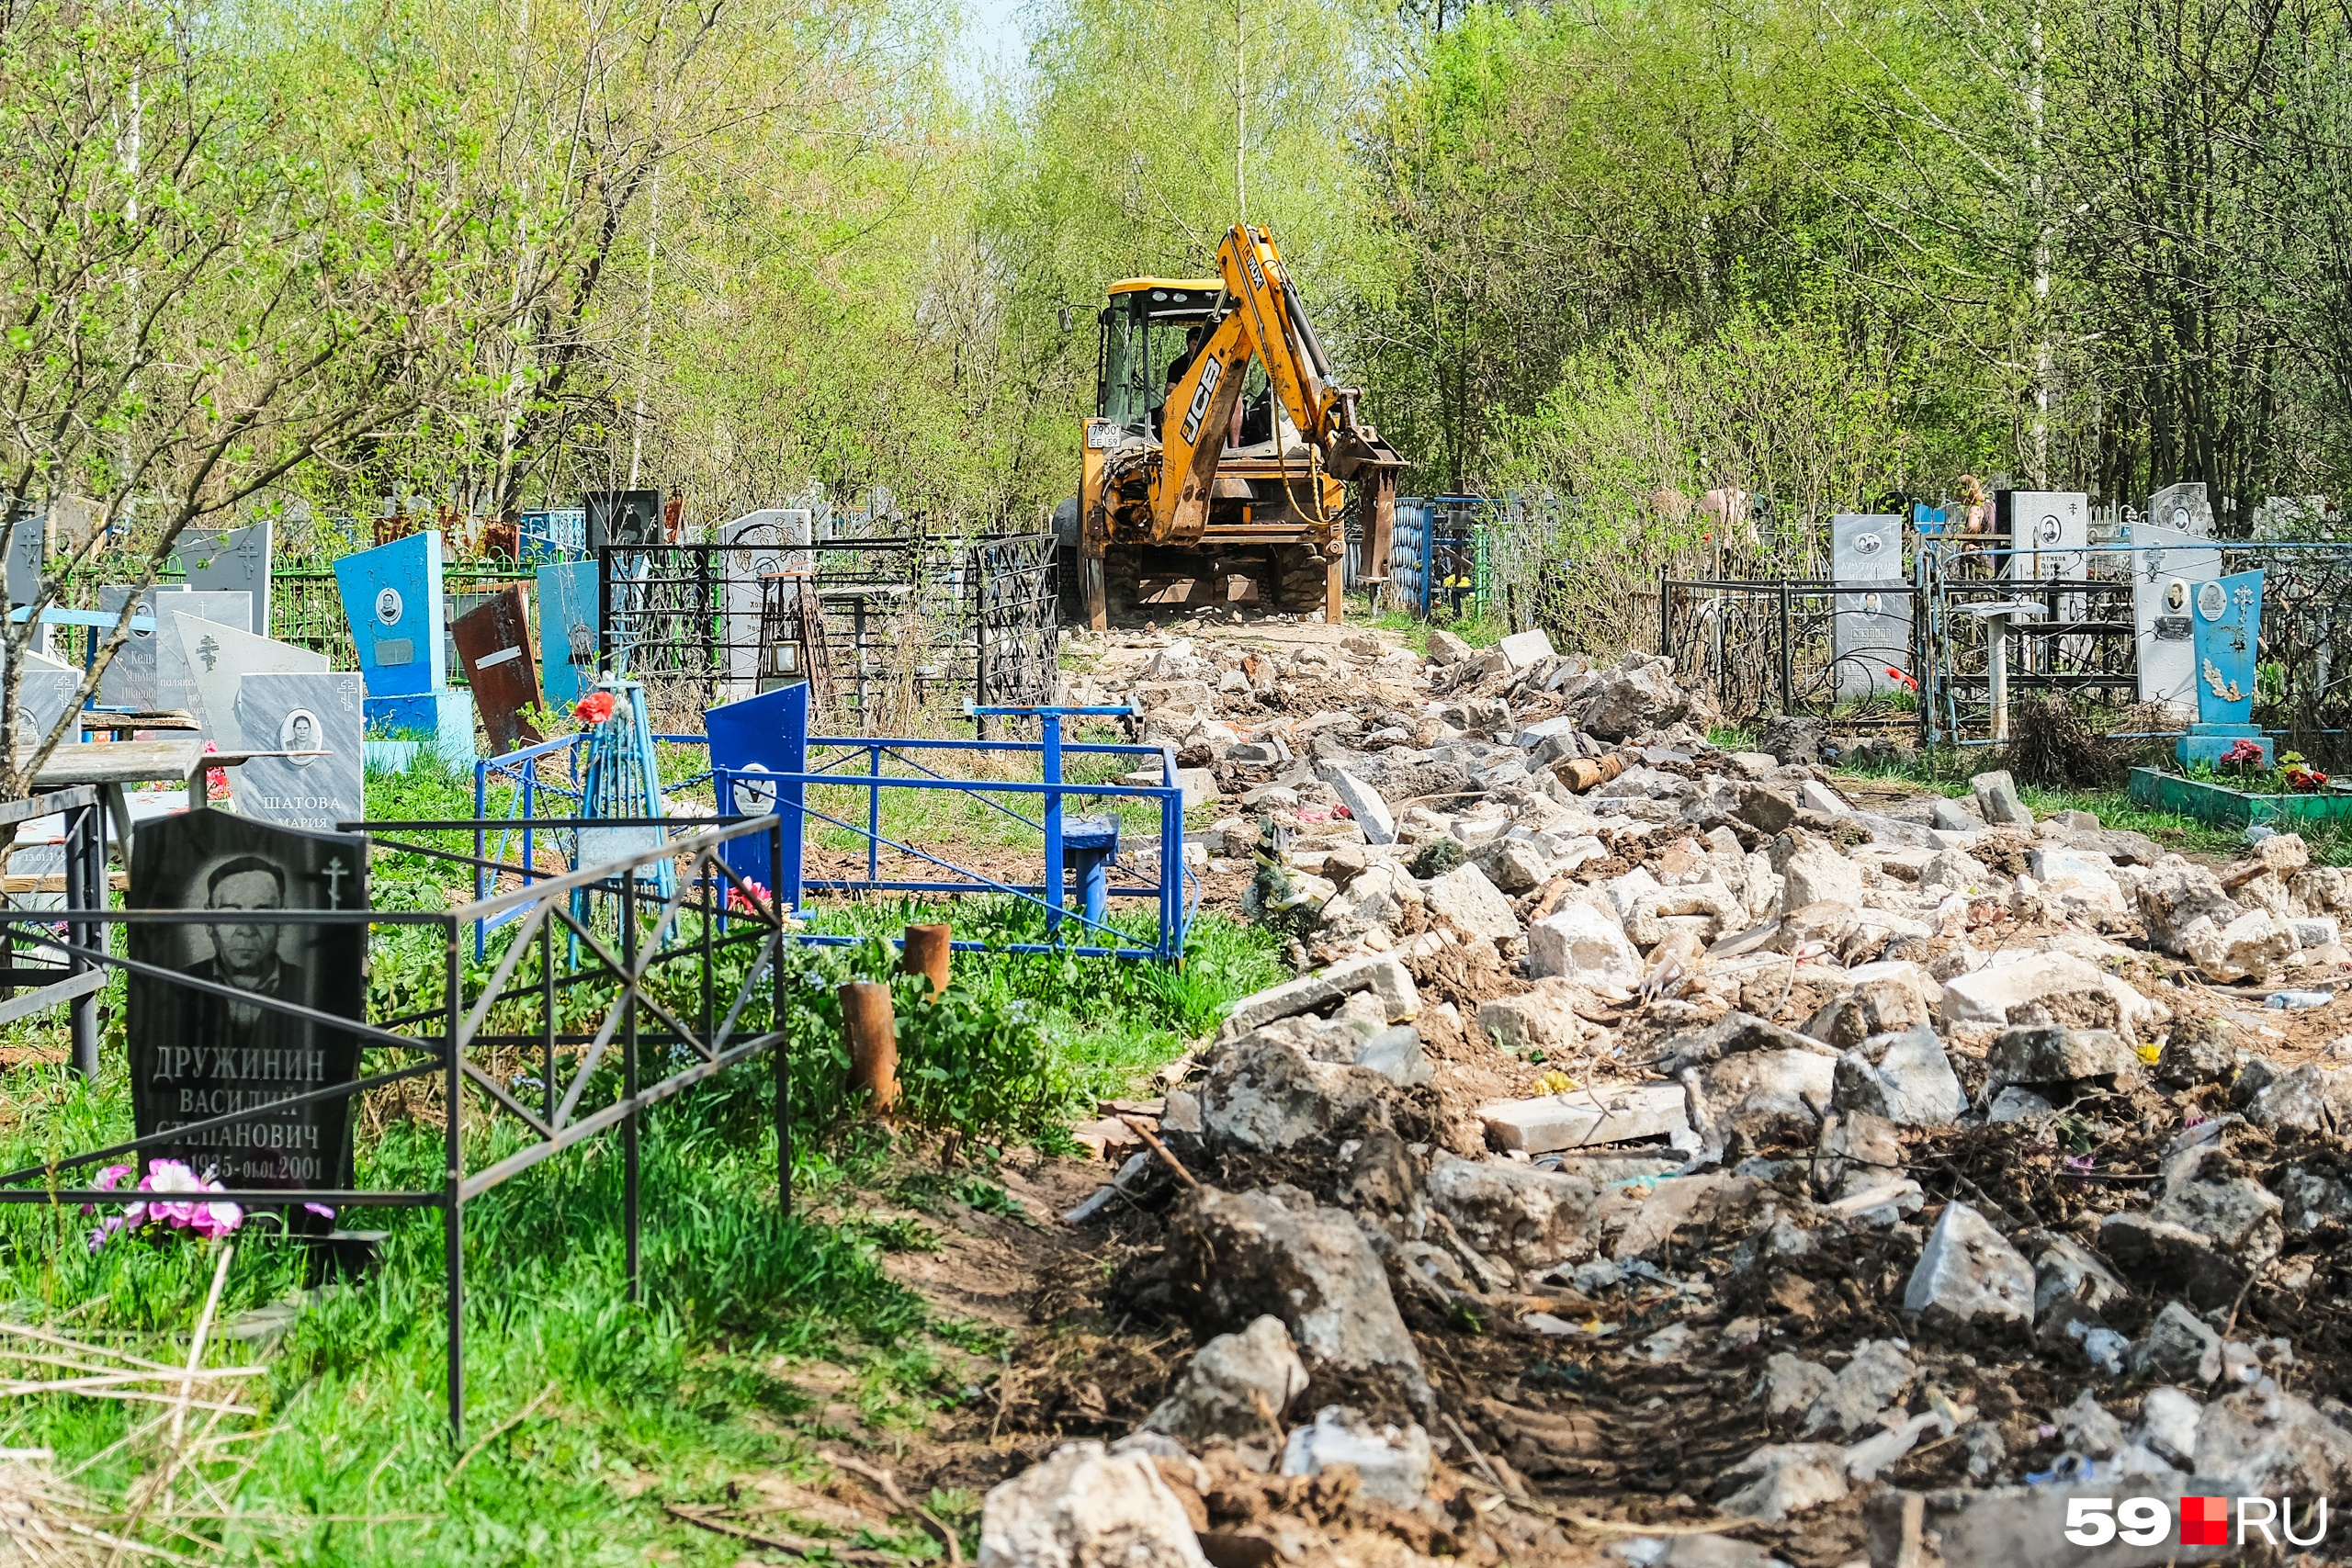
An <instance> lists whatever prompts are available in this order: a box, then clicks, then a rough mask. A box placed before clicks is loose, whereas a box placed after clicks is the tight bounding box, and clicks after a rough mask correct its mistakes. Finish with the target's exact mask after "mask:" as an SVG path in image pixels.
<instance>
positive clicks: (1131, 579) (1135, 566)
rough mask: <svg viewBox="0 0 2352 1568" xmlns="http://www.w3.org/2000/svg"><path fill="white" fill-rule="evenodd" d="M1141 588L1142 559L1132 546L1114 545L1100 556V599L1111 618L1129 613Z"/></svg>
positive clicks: (1115, 618)
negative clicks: (1101, 576) (1101, 564)
mask: <svg viewBox="0 0 2352 1568" xmlns="http://www.w3.org/2000/svg"><path fill="white" fill-rule="evenodd" d="M1142 588H1143V557H1142V555H1141V553H1140V552H1139V551H1137V550H1136V548H1135V547H1134V546H1132V545H1128V546H1118V545H1114V546H1112V547H1111V548H1110V549H1109V550H1107V551H1105V552H1104V553H1103V602H1104V603H1105V604H1109V605H1110V607H1111V618H1112V619H1113V620H1114V621H1115V620H1117V619H1118V618H1119V617H1120V616H1122V615H1127V614H1129V613H1131V612H1132V611H1133V610H1134V609H1135V607H1136V594H1137V593H1138V592H1141V591H1142Z"/></svg>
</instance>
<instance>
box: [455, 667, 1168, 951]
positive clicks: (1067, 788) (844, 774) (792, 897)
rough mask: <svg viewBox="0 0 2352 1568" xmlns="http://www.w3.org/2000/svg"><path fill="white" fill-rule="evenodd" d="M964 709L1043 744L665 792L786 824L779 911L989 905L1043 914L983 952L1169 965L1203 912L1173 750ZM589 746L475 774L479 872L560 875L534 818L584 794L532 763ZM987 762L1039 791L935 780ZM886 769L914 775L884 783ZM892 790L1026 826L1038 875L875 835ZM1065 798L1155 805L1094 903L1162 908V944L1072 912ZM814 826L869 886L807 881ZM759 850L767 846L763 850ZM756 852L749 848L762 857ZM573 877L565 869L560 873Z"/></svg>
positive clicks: (863, 742)
mask: <svg viewBox="0 0 2352 1568" xmlns="http://www.w3.org/2000/svg"><path fill="white" fill-rule="evenodd" d="M970 712H971V715H972V716H975V717H982V716H986V717H999V716H1003V717H1025V718H1035V719H1036V720H1037V721H1038V726H1039V739H1035V740H967V739H924V738H915V737H904V736H856V735H811V736H807V737H805V738H800V739H799V744H798V747H797V757H798V761H799V764H800V765H799V766H798V767H797V768H793V769H787V770H785V771H768V770H765V769H760V770H751V769H742V770H737V769H724V768H722V769H706V770H704V771H702V772H700V773H694V774H692V775H690V776H688V777H687V778H685V779H684V780H681V781H676V782H668V781H665V784H664V788H665V789H680V788H684V787H686V786H687V785H690V784H696V783H700V782H701V781H703V780H705V779H708V780H710V781H712V783H713V784H714V786H715V793H716V795H717V805H718V812H719V815H720V816H721V817H730V816H734V815H738V814H747V815H748V814H759V813H761V812H763V811H773V812H775V813H777V814H779V815H781V816H782V817H783V818H784V819H785V820H784V833H783V849H782V856H783V864H782V866H781V868H780V869H779V868H774V867H771V868H770V870H771V874H772V875H773V876H774V879H775V880H774V883H773V884H772V886H773V887H774V891H775V893H776V894H777V895H778V896H779V897H782V899H783V901H784V902H785V903H786V904H787V905H789V906H791V907H793V908H801V907H802V906H803V905H804V904H805V903H806V901H807V899H808V897H809V896H810V895H811V894H845V895H852V896H854V895H858V894H867V893H895V894H914V895H921V894H933V895H938V894H946V895H969V894H991V895H997V896H1001V897H1007V898H1011V899H1012V900H1014V901H1015V902H1017V903H1020V904H1023V905H1028V906H1034V907H1035V908H1039V909H1041V910H1043V911H1044V914H1045V925H1046V933H1047V937H1048V940H1047V941H1045V942H1013V943H1007V944H1003V945H1001V946H997V947H995V948H994V949H992V951H997V952H1011V953H1070V954H1074V955H1078V956H1083V957H1110V958H1125V959H1142V958H1150V959H1158V960H1160V961H1162V962H1170V963H1173V962H1177V961H1179V960H1181V959H1182V956H1183V953H1184V938H1185V933H1186V932H1187V931H1188V930H1189V929H1190V926H1191V923H1192V919H1193V915H1194V914H1195V913H1196V912H1197V911H1198V908H1199V905H1200V886H1199V882H1198V879H1197V878H1196V877H1195V876H1193V874H1192V873H1191V872H1190V871H1189V870H1187V869H1186V867H1185V865H1184V792H1183V787H1182V784H1178V783H1177V782H1176V758H1175V753H1174V750H1173V749H1172V748H1170V747H1167V746H1127V745H1114V744H1108V743H1102V742H1091V741H1072V740H1066V739H1063V737H1062V721H1063V720H1064V719H1065V718H1069V717H1079V716H1114V715H1115V716H1125V714H1126V712H1127V710H1126V709H1125V708H1035V707H987V708H976V709H972V710H970ZM655 739H657V740H665V741H670V742H672V743H673V744H680V745H707V744H708V739H707V737H705V736H699V735H660V736H656V737H655ZM790 739H792V738H787V742H788V746H787V751H788V754H789V752H790V751H791V750H793V749H792V748H791V747H790V745H789V741H790ZM585 741H586V738H585V737H584V736H566V737H562V738H560V739H555V740H548V741H543V742H541V743H540V744H538V745H537V746H531V747H526V748H524V749H523V750H516V751H510V752H508V753H506V754H505V755H504V756H502V757H485V758H482V759H481V760H480V761H477V762H476V763H475V764H474V816H475V818H477V820H479V821H481V823H482V824H483V826H482V827H480V828H478V829H476V830H475V835H474V838H475V843H474V854H475V859H476V860H477V861H478V862H498V863H506V864H509V865H513V864H515V863H514V862H512V861H509V860H508V858H507V856H508V852H509V850H510V849H512V848H514V847H515V842H516V840H517V839H518V838H519V840H520V848H521V851H522V860H521V865H522V866H523V867H527V868H529V869H527V870H522V871H521V872H520V874H521V875H522V877H523V880H524V881H525V883H526V884H528V883H530V882H534V881H537V880H539V879H541V878H544V877H550V876H557V875H560V874H564V873H563V872H560V871H555V870H548V869H542V868H540V867H539V866H538V863H537V859H536V854H537V848H538V835H539V834H540V833H542V832H545V831H548V829H543V828H539V827H537V826H536V825H535V821H534V819H535V818H540V817H543V816H546V815H548V812H547V811H546V810H545V807H546V806H548V805H549V804H554V805H556V807H557V809H558V810H559V811H560V812H562V813H563V814H564V815H565V816H566V817H567V818H574V817H576V816H577V815H578V814H579V811H580V806H581V792H580V790H579V789H578V788H577V787H575V786H571V785H567V784H560V783H557V782H554V781H551V780H548V779H546V778H543V777H541V776H540V772H539V764H540V762H541V761H543V760H545V759H547V758H548V757H551V756H555V755H558V754H560V753H564V752H566V751H567V750H569V752H570V753H571V756H570V761H571V776H573V777H575V778H576V777H578V776H579V773H580V758H579V749H580V748H581V747H582V746H583V745H584V744H585ZM811 751H814V752H818V753H830V755H826V756H824V758H823V760H822V761H810V760H809V753H810V752H811ZM982 754H992V755H998V756H1003V755H1029V754H1035V755H1036V756H1037V757H1038V759H1039V773H1040V774H1041V777H1040V778H1039V779H1038V780H1036V781H1035V782H1029V781H1018V782H1014V781H999V780H993V779H979V778H963V777H956V776H952V775H951V774H950V773H947V772H945V771H944V768H945V767H947V766H948V765H950V764H949V763H948V762H947V761H945V759H947V758H950V757H953V756H956V755H982ZM1074 756H1096V757H1133V758H1136V759H1149V760H1152V761H1158V762H1159V765H1160V778H1161V781H1162V782H1161V783H1159V784H1085V783H1078V782H1074V781H1072V780H1070V779H1069V777H1068V776H1067V775H1066V773H1065V772H1064V765H1065V762H1066V761H1067V760H1068V759H1069V758H1071V757H1074ZM886 761H887V762H888V763H889V764H893V765H895V766H897V767H899V768H901V769H905V770H909V772H901V773H886V772H884V767H885V763H886ZM502 781H503V783H504V784H506V785H507V786H509V787H511V790H512V794H511V795H510V796H509V798H508V800H507V802H506V811H505V815H504V817H503V818H495V819H494V818H492V817H491V815H490V811H489V807H490V804H491V792H492V786H493V784H497V783H500V782H502ZM811 786H816V787H820V788H822V787H832V788H840V789H847V790H853V791H855V790H862V791H864V792H865V801H864V807H865V808H864V810H863V811H862V812H852V813H849V814H846V815H836V814H834V813H833V812H831V811H827V810H825V809H823V808H822V807H819V806H815V805H811V804H810V803H809V798H808V792H809V788H810V787H811ZM888 790H931V791H945V792H950V793H952V794H960V795H964V796H967V797H968V798H971V799H975V800H978V801H980V802H982V803H983V804H985V805H986V806H987V807H988V808H989V810H990V811H992V812H995V813H998V814H1000V815H1001V816H1002V817H1004V818H1009V819H1011V820H1012V821H1014V822H1018V823H1020V824H1022V825H1023V826H1024V827H1027V828H1030V829H1035V831H1036V832H1038V833H1039V834H1040V835H1041V837H1042V838H1043V840H1044V849H1045V866H1044V868H1043V875H1042V877H1041V878H1040V880H1038V881H1036V882H1019V881H1007V880H1002V879H1001V878H998V877H993V876H989V875H988V874H985V873H983V872H981V871H978V870H977V869H975V868H973V867H971V866H968V865H965V864H961V863H957V862H956V861H954V860H952V859H949V858H946V857H945V856H944V855H939V854H934V853H933V852H930V851H928V850H925V849H923V848H922V847H920V846H918V845H915V844H912V843H909V842H905V841H902V840H899V839H895V838H892V837H890V836H889V835H888V834H886V833H885V832H884V831H883V828H882V815H883V812H882V806H883V795H884V792H885V791H888ZM1023 795H1035V796H1037V797H1039V799H1040V803H1041V809H1040V810H1039V811H1038V812H1037V814H1036V815H1035V816H1032V815H1029V814H1028V813H1027V812H1024V811H1023V810H1021V809H1019V807H1018V806H1017V804H1015V803H1017V801H1018V800H1019V798H1020V797H1021V796H1023ZM1069 795H1080V796H1085V797H1090V798H1095V799H1103V800H1110V801H1114V802H1116V801H1123V800H1136V801H1153V802H1156V803H1157V804H1158V807H1159V813H1158V815H1159V844H1158V848H1157V854H1156V859H1157V865H1156V866H1152V865H1148V864H1146V863H1137V862H1136V860H1135V858H1134V857H1131V856H1126V855H1120V856H1117V857H1115V858H1114V859H1112V860H1111V861H1110V862H1109V863H1108V864H1107V865H1106V867H1105V868H1104V869H1105V870H1106V871H1107V872H1108V876H1107V879H1106V881H1105V882H1104V883H1103V884H1099V885H1098V889H1099V893H1100V896H1101V897H1104V898H1121V899H1146V898H1148V899H1150V900H1152V901H1153V902H1154V903H1155V904H1156V905H1157V907H1158V908H1157V914H1158V919H1157V922H1156V924H1157V933H1156V935H1155V937H1154V938H1153V940H1152V942H1151V944H1150V945H1149V946H1139V945H1136V943H1135V942H1134V941H1133V940H1132V939H1131V938H1129V937H1128V936H1127V934H1126V933H1125V931H1121V930H1119V929H1118V928H1117V927H1115V926H1114V925H1113V924H1111V923H1110V921H1109V919H1107V918H1102V917H1097V916H1096V915H1094V914H1092V913H1091V912H1090V911H1089V910H1088V909H1087V908H1071V906H1070V901H1069V888H1068V886H1067V884H1068V881H1069V868H1070V863H1071V853H1070V851H1069V833H1068V832H1067V830H1066V829H1067V828H1068V826H1069V824H1068V822H1067V819H1066V815H1065V812H1064V801H1065V799H1066V797H1068V796H1069ZM741 797H749V799H748V801H747V800H746V799H744V798H741ZM1001 797H1010V799H1007V798H1001ZM493 820H503V822H504V823H505V824H506V826H505V827H504V828H503V829H498V830H496V837H495V843H494V844H493V843H492V833H493V829H492V827H491V826H490V824H491V823H492V821H493ZM812 823H813V824H818V825H821V826H825V827H833V828H840V829H844V830H846V831H848V832H850V833H852V834H854V835H856V836H857V837H858V838H859V839H861V840H864V847H865V875H863V876H830V877H816V878H812V877H810V876H809V875H808V874H807V865H806V845H807V839H808V830H809V826H810V824H812ZM571 830H573V829H572V828H571V826H569V825H567V828H566V829H561V830H560V831H561V832H563V833H565V834H566V835H568V834H569V832H570V831H571ZM561 841H562V842H563V844H564V850H565V856H566V860H567V865H566V868H565V870H567V871H568V870H570V869H571V867H570V866H569V864H568V862H569V860H570V858H571V852H572V847H573V846H572V843H571V840H570V839H569V837H568V836H567V837H565V838H564V839H562V840H561ZM747 842H749V840H747ZM761 843H762V845H763V844H764V840H762V841H761ZM754 848H755V850H756V849H758V848H759V846H754ZM886 850H888V851H889V852H893V853H897V854H901V855H906V856H909V857H910V858H912V859H914V860H916V861H919V862H922V863H924V864H925V865H927V866H934V867H937V868H939V871H940V872H941V873H942V874H940V875H936V876H926V875H921V874H917V875H912V876H885V875H884V874H883V869H882V863H881V857H882V854H883V852H884V851H886ZM739 869H740V868H739ZM494 876H495V873H493V872H492V870H491V869H490V866H489V865H488V864H480V865H477V867H476V869H475V873H474V886H475V893H476V897H478V898H479V897H486V896H487V895H488V892H489V891H491V890H492V881H493V878H494ZM504 918H505V917H496V918H492V919H487V920H483V921H478V922H477V923H476V927H475V933H474V942H475V954H476V956H477V957H478V958H479V957H481V956H484V955H486V953H487V949H488V942H489V932H490V930H491V928H492V926H494V925H496V924H499V923H500V922H501V920H502V919H504ZM1066 924H1069V925H1074V926H1076V927H1078V928H1079V929H1080V931H1081V932H1082V933H1083V934H1084V936H1085V937H1086V938H1089V939H1091V940H1088V941H1080V942H1069V941H1068V940H1060V939H1059V933H1060V932H1061V931H1062V930H1063V928H1064V926H1065V925H1066ZM795 940H797V941H800V942H807V943H810V944H814V945H839V944H844V943H847V942H852V941H854V940H855V939H854V938H852V937H847V936H833V935H826V934H820V933H814V932H806V931H804V932H800V933H797V935H796V937H795ZM955 945H956V947H958V948H960V949H962V950H964V951H966V952H974V951H979V950H982V949H986V948H988V947H989V944H987V943H984V942H956V944H955Z"/></svg>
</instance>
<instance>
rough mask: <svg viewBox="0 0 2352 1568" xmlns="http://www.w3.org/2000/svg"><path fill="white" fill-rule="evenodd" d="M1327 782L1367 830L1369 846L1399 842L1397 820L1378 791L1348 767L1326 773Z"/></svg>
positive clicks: (1341, 803)
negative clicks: (1348, 769) (1347, 768)
mask: <svg viewBox="0 0 2352 1568" xmlns="http://www.w3.org/2000/svg"><path fill="white" fill-rule="evenodd" d="M1322 777H1323V782H1324V783H1325V784H1329V785H1330V786H1331V788H1332V790H1333V791H1334V792H1335V793H1337V794H1338V795H1339V797H1340V805H1342V806H1344V807H1347V808H1348V815H1349V816H1351V817H1352V818H1355V821H1356V826H1357V827H1359V828H1361V829H1363V841H1364V842H1365V843H1367V844H1393V843H1395V842H1396V841H1397V818H1396V816H1395V815H1394V814H1393V813H1392V812H1390V810H1389V809H1388V802H1387V801H1386V800H1385V799H1383V798H1382V796H1381V794H1380V792H1379V791H1378V790H1376V789H1374V788H1373V787H1372V786H1371V785H1370V784H1366V783H1364V782H1363V780H1362V779H1360V778H1358V777H1356V776H1355V774H1353V773H1350V772H1348V771H1347V770H1346V769H1345V768H1333V769H1331V770H1329V772H1327V773H1323V775H1322Z"/></svg>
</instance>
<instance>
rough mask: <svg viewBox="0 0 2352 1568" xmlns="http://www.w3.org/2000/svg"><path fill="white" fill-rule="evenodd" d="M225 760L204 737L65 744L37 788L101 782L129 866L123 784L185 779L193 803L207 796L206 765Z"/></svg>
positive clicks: (44, 765)
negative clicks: (212, 753) (211, 753)
mask: <svg viewBox="0 0 2352 1568" xmlns="http://www.w3.org/2000/svg"><path fill="white" fill-rule="evenodd" d="M239 760H240V761H243V758H240V759H239ZM219 765H220V763H219V762H218V761H217V760H216V759H214V758H209V757H207V756H206V755H205V754H204V742H203V741H201V740H113V741H107V742H105V743H103V744H84V745H80V746H60V747H59V748H58V749H57V750H54V751H51V753H50V754H49V761H46V762H44V763H42V764H41V768H40V772H39V773H35V774H34V775H33V788H35V789H36V790H51V789H67V788H70V787H72V786H73V785H74V784H95V785H96V786H97V791H98V798H99V800H101V801H102V802H104V803H105V806H106V812H107V820H108V821H110V822H112V823H113V824H114V836H115V841H116V842H117V843H118V844H119V845H120V846H121V848H122V868H123V870H125V871H129V870H130V802H129V801H127V800H125V799H124V798H123V793H122V786H123V785H125V784H155V783H159V782H160V783H164V784H184V785H186V786H187V791H188V804H189V805H190V806H191V807H193V806H194V805H195V804H196V803H197V801H198V799H200V798H201V796H202V793H203V789H204V782H203V781H204V770H205V769H207V768H209V767H217V766H219Z"/></svg>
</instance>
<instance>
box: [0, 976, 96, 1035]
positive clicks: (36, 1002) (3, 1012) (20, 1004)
mask: <svg viewBox="0 0 2352 1568" xmlns="http://www.w3.org/2000/svg"><path fill="white" fill-rule="evenodd" d="M106 986H107V971H106V970H104V969H86V970H84V971H83V972H82V973H81V974H79V975H76V976H74V977H73V978H72V979H70V980H60V981H59V982H58V983H57V984H56V985H54V986H44V987H41V988H40V990H38V991H35V992H33V993H32V994H31V995H30V996H24V997H17V998H15V999H14V1000H12V1001H5V1002H0V1023H14V1022H16V1021H17V1020H18V1019H20V1018H30V1017H31V1016H32V1015H33V1014H35V1013H37V1012H43V1011H46V1010H49V1009H51V1008H53V1007H56V1006H58V1005H59V1004H61V1003H63V1002H70V1001H72V1000H73V999H74V998H76V997H86V996H88V995H89V994H90V993H91V992H92V991H103V990H105V989H106Z"/></svg>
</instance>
